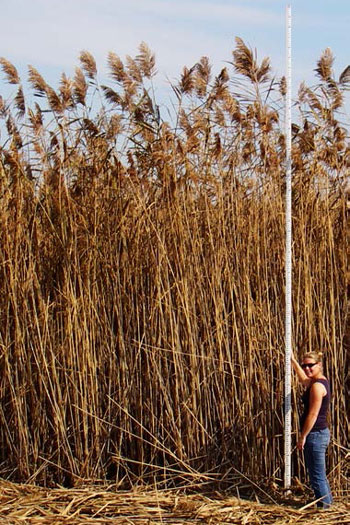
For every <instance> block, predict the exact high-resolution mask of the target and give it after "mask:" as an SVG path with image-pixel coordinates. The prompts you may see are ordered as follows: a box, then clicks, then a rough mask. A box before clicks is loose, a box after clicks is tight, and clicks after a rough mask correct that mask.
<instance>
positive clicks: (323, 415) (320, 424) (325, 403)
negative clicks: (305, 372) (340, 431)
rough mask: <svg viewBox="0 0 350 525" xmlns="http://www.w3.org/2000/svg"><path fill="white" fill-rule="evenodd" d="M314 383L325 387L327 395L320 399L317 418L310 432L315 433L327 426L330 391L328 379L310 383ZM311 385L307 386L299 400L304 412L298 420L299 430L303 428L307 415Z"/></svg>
mask: <svg viewBox="0 0 350 525" xmlns="http://www.w3.org/2000/svg"><path fill="white" fill-rule="evenodd" d="M314 383H321V384H322V385H323V386H324V387H325V389H326V391H327V394H326V395H325V396H323V398H322V404H321V408H320V411H319V413H318V416H317V419H316V421H315V424H314V426H313V427H312V429H311V432H317V430H323V429H325V428H327V427H328V424H327V412H328V407H329V402H330V399H331V389H330V386H329V383H328V379H316V380H315V381H314V382H313V383H312V385H313V384H314ZM312 385H310V386H309V388H308V389H307V390H306V391H305V392H304V394H303V395H302V398H301V399H302V401H303V403H304V412H303V414H302V416H301V418H300V428H301V429H302V428H303V425H304V423H305V419H306V416H307V415H308V413H309V406H310V389H311V387H312Z"/></svg>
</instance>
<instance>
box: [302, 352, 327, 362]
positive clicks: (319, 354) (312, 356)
mask: <svg viewBox="0 0 350 525" xmlns="http://www.w3.org/2000/svg"><path fill="white" fill-rule="evenodd" d="M322 357H323V352H307V353H306V354H304V355H303V359H314V360H315V361H316V363H322Z"/></svg>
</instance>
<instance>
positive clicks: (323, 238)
mask: <svg viewBox="0 0 350 525" xmlns="http://www.w3.org/2000/svg"><path fill="white" fill-rule="evenodd" d="M80 58H81V67H80V68H77V69H76V73H75V75H74V78H68V77H67V76H66V75H62V77H61V80H60V84H59V87H58V89H57V90H55V89H53V88H52V87H51V86H49V85H48V84H47V82H46V81H45V79H43V77H42V76H41V75H40V73H39V72H38V71H37V70H36V69H35V68H34V67H33V66H30V68H29V82H30V84H31V86H32V88H33V92H34V95H35V100H36V102H34V103H30V102H28V97H26V96H25V95H24V91H23V87H22V85H21V79H20V78H19V75H18V73H17V71H16V69H15V67H14V66H13V65H12V64H10V63H9V62H8V61H7V60H6V59H1V62H0V63H1V65H2V68H3V72H4V75H5V77H6V78H7V80H8V82H10V83H11V86H13V87H14V94H13V98H12V100H9V101H8V100H6V101H5V100H3V99H0V118H1V119H2V122H3V123H4V124H5V125H6V132H4V133H3V134H2V143H1V148H0V209H1V213H0V283H1V294H0V396H1V405H0V474H1V475H2V476H3V477H4V478H6V479H11V480H18V481H29V482H35V483H38V484H41V485H46V486H55V484H56V483H60V484H64V485H65V486H72V487H74V486H76V483H77V482H79V481H80V480H84V479H104V480H109V481H111V482H115V483H117V484H118V486H119V487H124V488H125V487H134V486H137V485H139V484H140V483H143V484H154V483H158V486H160V487H161V488H173V487H179V486H183V485H188V484H191V483H197V481H198V479H199V478H201V477H202V478H201V479H202V480H203V479H206V480H207V481H208V483H212V484H214V485H215V486H216V487H217V488H220V490H225V489H227V488H230V487H232V486H236V485H239V486H240V485H241V480H242V479H243V480H244V479H245V477H248V478H249V480H251V482H253V483H255V484H258V485H261V484H262V483H263V482H264V481H265V480H266V479H269V480H273V481H274V482H276V483H277V484H278V483H280V481H281V479H282V467H283V374H284V372H283V347H284V344H283V343H284V159H285V142H284V133H283V96H284V82H283V79H282V80H276V79H273V77H272V73H271V69H270V65H269V61H268V60H267V59H264V60H263V61H261V62H259V61H258V59H257V57H256V55H255V53H253V52H252V51H251V50H250V49H249V48H248V47H247V46H246V45H245V44H244V42H242V40H240V39H237V41H236V48H235V50H234V53H233V56H232V63H231V64H227V67H225V68H224V69H223V70H222V71H221V72H220V73H219V74H218V75H216V76H214V75H213V74H212V71H211V67H210V63H209V60H208V59H207V58H205V57H204V58H202V59H200V60H199V62H198V63H197V64H195V65H194V66H193V67H191V68H184V71H183V74H182V75H181V78H180V80H179V82H178V83H176V84H174V85H173V92H174V97H175V98H174V100H175V102H174V106H173V108H172V109H171V111H170V113H171V114H172V119H168V120H166V119H167V116H168V113H167V112H166V111H165V110H164V108H159V107H158V105H157V101H156V100H155V97H154V90H153V78H154V72H155V61H154V57H153V55H152V53H151V52H150V51H149V49H148V48H147V46H146V45H142V46H141V47H140V52H139V54H138V55H137V56H136V57H135V58H132V57H127V58H126V60H125V61H124V62H123V61H122V60H121V59H120V58H119V57H118V56H117V55H116V54H115V53H110V55H109V57H108V65H109V68H110V73H111V83H110V85H100V84H99V77H98V68H97V66H96V64H95V61H94V59H93V57H92V56H91V55H90V54H89V53H87V52H83V53H82V54H81V57H80ZM332 61H333V57H332V55H331V53H330V52H329V50H327V51H326V52H325V53H324V54H323V55H322V57H321V58H320V60H319V63H318V64H317V71H316V74H317V82H318V84H317V86H315V87H314V88H313V89H310V88H309V87H308V86H305V85H303V86H301V88H300V91H299V98H298V100H297V101H296V108H297V110H298V115H299V116H298V121H297V122H296V123H295V124H294V125H293V210H294V211H293V232H294V245H293V258H294V269H293V279H294V282H293V289H294V293H293V311H294V327H293V336H294V347H295V350H296V352H297V353H299V354H300V353H301V352H303V351H304V350H311V349H315V348H322V349H325V355H326V373H327V375H328V376H329V378H330V380H331V383H332V388H333V404H332V430H333V440H332V445H331V447H330V454H329V467H330V471H331V474H330V479H331V484H332V487H333V490H334V491H335V493H337V494H339V495H341V493H342V490H347V488H348V465H347V461H348V460H347V454H348V451H349V435H350V433H349V421H348V417H347V415H348V413H349V399H350V397H349V395H348V394H349V374H348V365H349V348H350V343H349V342H350V317H349V313H348V310H349V308H348V296H349V284H348V282H349V275H350V273H349V262H348V261H349V249H348V247H349V243H348V241H349V219H348V207H347V205H348V198H347V190H348V188H347V181H348V173H349V165H350V147H349V137H348V131H347V129H346V128H345V126H344V125H343V123H342V114H341V111H342V103H343V98H344V93H345V91H346V89H348V87H349V82H350V77H349V71H348V68H346V69H345V70H344V72H343V73H342V75H341V77H340V78H339V79H336V78H335V77H334V75H333V73H332ZM29 100H30V99H29ZM297 398H298V392H297V389H296V388H295V390H294V394H293V409H294V411H293V413H294V416H293V425H294V430H295V431H296V429H297V425H298V416H297ZM293 437H294V436H293ZM293 471H294V475H295V476H297V477H298V478H299V479H303V478H304V475H305V474H304V467H303V462H302V458H301V457H300V456H299V455H297V454H296V453H294V454H293Z"/></svg>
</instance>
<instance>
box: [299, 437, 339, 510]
mask: <svg viewBox="0 0 350 525" xmlns="http://www.w3.org/2000/svg"><path fill="white" fill-rule="evenodd" d="M329 439H330V432H329V429H328V428H325V429H323V430H316V431H315V432H310V434H309V435H308V436H307V438H306V442H305V446H304V458H305V464H306V468H307V472H308V474H309V478H310V483H311V487H312V489H313V491H314V493H315V498H316V499H317V500H319V501H318V502H317V506H318V507H323V508H326V507H329V506H330V505H331V504H332V502H333V498H332V494H331V489H330V487H329V483H328V480H327V476H326V450H327V447H328V444H329ZM320 498H322V499H320Z"/></svg>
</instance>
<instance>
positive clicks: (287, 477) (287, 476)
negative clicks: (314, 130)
mask: <svg viewBox="0 0 350 525" xmlns="http://www.w3.org/2000/svg"><path fill="white" fill-rule="evenodd" d="M291 35H292V15H291V6H290V5H288V6H287V9H286V69H287V71H286V117H285V125H286V130H285V133H286V263H285V264H286V267H285V272H286V320H285V392H284V407H285V413H284V487H285V488H289V487H290V484H291V431H292V417H291V416H292V403H291V401H292V393H291V352H292V132H291V129H292V95H291V84H292V38H291Z"/></svg>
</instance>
